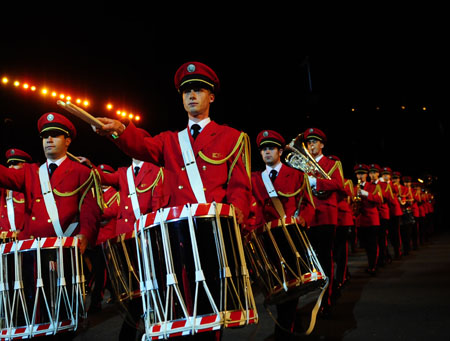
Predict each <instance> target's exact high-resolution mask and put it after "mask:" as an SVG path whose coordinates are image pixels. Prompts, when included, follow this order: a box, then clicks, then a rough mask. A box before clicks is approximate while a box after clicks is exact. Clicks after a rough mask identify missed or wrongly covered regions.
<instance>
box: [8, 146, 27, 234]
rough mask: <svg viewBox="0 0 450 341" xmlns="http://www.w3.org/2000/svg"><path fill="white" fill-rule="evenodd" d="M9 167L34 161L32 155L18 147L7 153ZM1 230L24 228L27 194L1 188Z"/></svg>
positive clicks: (19, 167) (21, 165) (19, 229)
mask: <svg viewBox="0 0 450 341" xmlns="http://www.w3.org/2000/svg"><path fill="white" fill-rule="evenodd" d="M5 156H6V165H7V166H8V167H9V168H15V169H21V168H22V167H23V164H24V163H30V162H32V158H31V156H30V155H29V154H28V153H26V152H24V151H23V150H20V149H17V148H11V149H8V150H7V151H6V153H5ZM0 211H1V212H0V232H3V231H4V232H10V231H11V232H14V231H17V232H19V231H21V230H22V229H23V220H24V213H25V196H24V195H23V193H20V192H14V191H11V190H9V189H6V188H0Z"/></svg>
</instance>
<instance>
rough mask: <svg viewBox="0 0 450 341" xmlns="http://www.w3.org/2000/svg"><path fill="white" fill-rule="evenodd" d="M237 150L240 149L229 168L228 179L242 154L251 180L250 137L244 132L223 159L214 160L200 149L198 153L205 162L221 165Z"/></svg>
mask: <svg viewBox="0 0 450 341" xmlns="http://www.w3.org/2000/svg"><path fill="white" fill-rule="evenodd" d="M237 150H239V151H238V153H237V154H236V157H235V158H234V160H233V162H232V163H231V166H230V169H229V170H228V180H227V182H228V181H230V178H231V173H232V172H233V169H234V166H235V165H236V163H237V162H238V160H239V157H240V156H241V155H242V161H243V162H244V165H245V170H246V172H247V176H248V179H249V180H250V181H251V157H250V155H251V154H250V138H249V137H248V135H247V134H246V133H244V132H241V134H240V135H239V138H238V140H237V142H236V145H235V146H234V148H233V150H232V151H231V153H230V154H228V155H227V156H226V157H225V158H223V159H221V160H213V159H211V158H209V157H207V156H206V155H205V154H203V152H202V151H199V152H198V155H199V156H200V157H201V158H202V160H203V161H205V162H208V163H210V164H213V165H221V164H222V163H225V162H226V161H228V159H229V158H231V156H232V155H233V154H235V153H236V151H237Z"/></svg>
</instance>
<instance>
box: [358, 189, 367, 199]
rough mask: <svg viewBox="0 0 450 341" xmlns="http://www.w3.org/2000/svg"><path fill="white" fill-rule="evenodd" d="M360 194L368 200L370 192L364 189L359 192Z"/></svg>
mask: <svg viewBox="0 0 450 341" xmlns="http://www.w3.org/2000/svg"><path fill="white" fill-rule="evenodd" d="M359 193H360V195H361V196H363V197H366V198H367V197H368V196H369V192H367V191H365V190H363V189H361V190H359Z"/></svg>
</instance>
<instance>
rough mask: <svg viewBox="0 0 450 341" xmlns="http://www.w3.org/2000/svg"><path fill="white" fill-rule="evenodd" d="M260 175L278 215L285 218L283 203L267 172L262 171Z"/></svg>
mask: <svg viewBox="0 0 450 341" xmlns="http://www.w3.org/2000/svg"><path fill="white" fill-rule="evenodd" d="M261 177H262V180H263V182H264V186H265V187H266V190H267V194H269V197H270V199H271V200H272V203H273V205H274V206H275V209H276V210H277V212H278V214H279V215H280V218H285V217H286V213H285V212H284V208H283V204H282V203H281V201H280V198H278V194H277V191H276V190H275V187H273V183H272V181H271V180H270V178H269V176H268V175H267V172H265V171H264V172H262V173H261Z"/></svg>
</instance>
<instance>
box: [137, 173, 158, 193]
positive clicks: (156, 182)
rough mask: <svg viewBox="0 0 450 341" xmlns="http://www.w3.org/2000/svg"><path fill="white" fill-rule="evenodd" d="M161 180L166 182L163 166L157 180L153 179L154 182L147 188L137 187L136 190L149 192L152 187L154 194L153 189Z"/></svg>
mask: <svg viewBox="0 0 450 341" xmlns="http://www.w3.org/2000/svg"><path fill="white" fill-rule="evenodd" d="M159 180H161V182H164V171H163V167H160V168H159V171H158V175H157V176H156V179H155V181H153V183H152V184H151V185H150V186H148V187H147V188H144V189H139V188H137V187H136V192H138V193H145V192H147V191H148V190H150V189H151V190H152V195H153V191H154V190H155V188H156V186H157V185H158V182H159Z"/></svg>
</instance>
